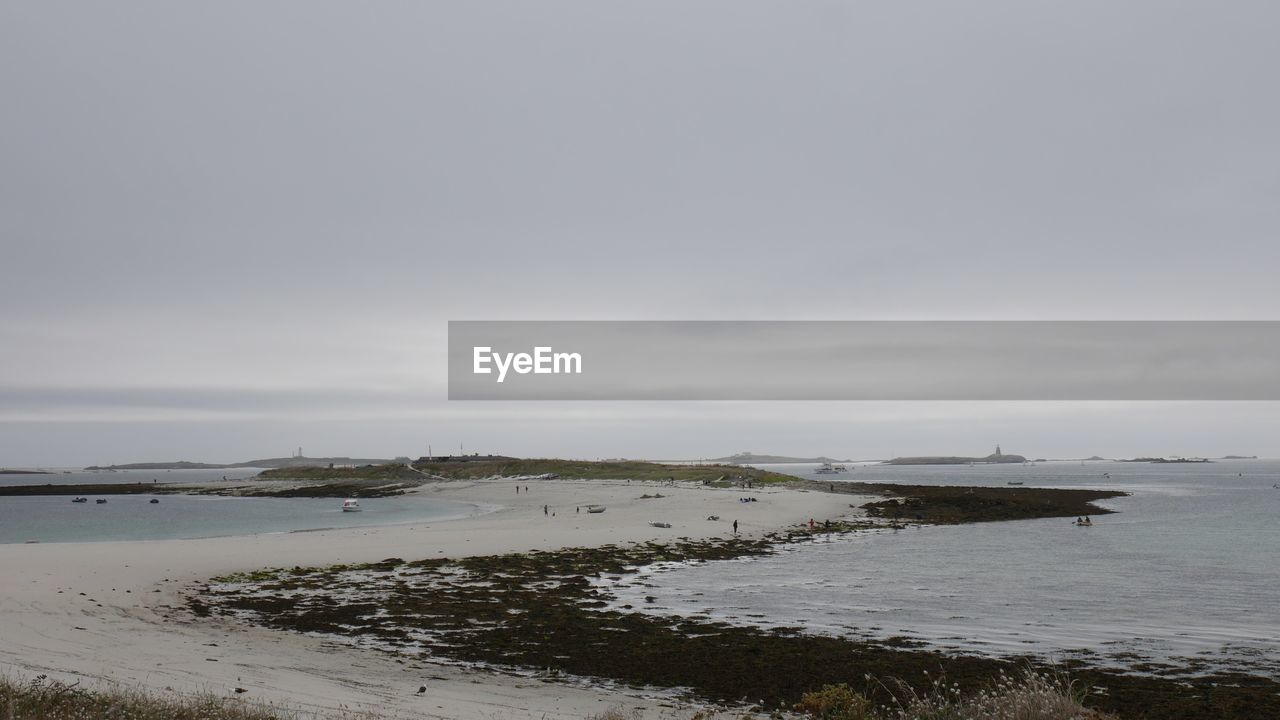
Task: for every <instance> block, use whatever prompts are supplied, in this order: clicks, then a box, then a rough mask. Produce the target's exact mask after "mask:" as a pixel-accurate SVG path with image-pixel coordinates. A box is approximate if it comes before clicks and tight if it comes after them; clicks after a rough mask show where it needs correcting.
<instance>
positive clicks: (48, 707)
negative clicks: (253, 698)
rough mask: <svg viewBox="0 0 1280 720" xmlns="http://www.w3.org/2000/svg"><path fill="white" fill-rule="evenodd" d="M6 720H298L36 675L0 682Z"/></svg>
mask: <svg viewBox="0 0 1280 720" xmlns="http://www.w3.org/2000/svg"><path fill="white" fill-rule="evenodd" d="M0 713H3V717H4V718H5V720H126V719H127V720H282V719H283V718H297V717H299V716H298V715H296V714H294V713H284V714H282V713H280V712H279V710H278V709H277V708H272V707H269V706H266V705H262V704H259V703H250V702H244V701H241V700H238V699H235V698H223V697H218V696H216V695H213V694H212V693H203V694H198V695H173V696H160V695H156V694H148V693H145V692H143V691H141V690H137V689H125V688H114V689H102V690H92V691H91V690H86V689H83V688H81V687H79V685H78V683H72V684H67V683H63V682H58V681H54V680H49V679H48V678H47V677H46V676H44V675H39V676H37V677H35V678H33V679H31V680H29V681H27V682H19V681H16V680H14V679H12V678H9V677H0Z"/></svg>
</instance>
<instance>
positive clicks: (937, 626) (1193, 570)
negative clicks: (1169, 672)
mask: <svg viewBox="0 0 1280 720" xmlns="http://www.w3.org/2000/svg"><path fill="white" fill-rule="evenodd" d="M813 468H814V466H773V469H779V470H782V471H785V472H791V473H794V474H797V475H801V476H806V477H815V478H817V479H822V480H831V481H833V482H840V481H847V480H858V481H882V482H897V483H914V484H931V485H941V484H969V485H1005V484H1007V483H1008V481H1009V480H1015V481H1022V482H1024V483H1025V484H1026V485H1027V486H1041V487H1098V488H1114V489H1119V490H1124V491H1127V492H1131V493H1133V495H1132V496H1131V497H1126V498H1120V499H1116V500H1111V501H1107V502H1105V503H1104V504H1105V505H1106V506H1108V507H1110V508H1112V509H1115V510H1118V511H1120V514H1115V515H1103V516H1096V517H1095V518H1094V521H1095V525H1094V526H1093V527H1090V528H1080V527H1075V526H1073V525H1071V524H1070V523H1069V521H1068V520H1066V519H1049V520H1029V521H1020V522H1012V523H983V524H978V525H970V526H961V527H927V528H915V529H908V530H903V531H899V532H893V531H882V532H873V533H860V534H856V535H854V536H851V537H845V538H837V539H828V540H827V541H824V542H819V543H813V544H806V545H802V546H796V547H792V548H789V549H787V550H785V551H783V552H781V553H779V554H777V555H774V556H770V557H765V558H755V559H745V560H736V561H728V562H715V563H704V564H700V565H695V566H667V567H659V568H654V569H652V570H651V571H650V572H648V573H646V574H645V575H644V576H642V577H640V578H638V579H636V580H634V581H630V582H628V583H627V584H626V585H625V586H622V587H620V588H619V589H618V591H619V595H620V600H619V602H620V603H629V604H631V605H633V606H635V607H637V608H643V609H644V610H645V611H646V612H655V613H674V614H691V613H700V614H702V615H704V616H708V617H710V618H713V619H718V620H726V621H729V622H738V623H751V624H761V625H782V626H800V627H803V628H804V629H805V630H807V631H810V632H816V633H832V634H840V635H849V636H859V637H879V638H887V637H892V636H906V637H909V638H913V639H916V640H920V641H923V642H925V643H927V644H929V645H932V646H936V647H941V648H949V649H958V650H964V651H970V652H983V653H990V654H996V655H1011V654H1023V653H1035V654H1041V655H1047V656H1051V657H1053V656H1056V657H1064V656H1086V657H1089V656H1091V657H1094V658H1095V659H1097V660H1098V661H1099V662H1111V661H1117V662H1118V661H1121V660H1129V659H1131V658H1129V657H1128V656H1127V655H1126V653H1136V654H1138V655H1140V656H1143V657H1150V658H1153V659H1157V660H1162V661H1173V662H1175V663H1177V664H1179V665H1186V664H1187V663H1188V659H1189V658H1195V659H1198V660H1201V661H1204V662H1206V663H1208V664H1209V665H1210V666H1212V667H1239V668H1247V669H1249V670H1251V671H1255V672H1268V673H1272V674H1275V673H1280V527H1278V526H1277V523H1278V521H1280V490H1277V489H1274V488H1273V487H1272V485H1273V484H1274V483H1280V461H1267V460H1256V461H1223V462H1215V463H1213V464H1210V465H1146V464H1118V463H1087V464H1086V465H1085V466H1083V467H1082V466H1081V465H1080V463H1078V462H1076V463H1065V462H1063V463H1039V464H1037V465H1036V466H1034V467H1030V466H1027V467H1024V466H1020V465H1017V466H1002V467H983V466H975V467H968V466H960V467H954V466H953V467H889V466H863V467H858V468H857V469H855V470H852V471H851V472H849V473H845V474H841V475H836V476H826V475H821V476H815V475H813V474H812V470H813ZM1104 472H1108V473H1110V474H1111V478H1110V479H1107V478H1104V477H1102V473H1104ZM646 596H650V597H653V598H655V599H654V601H653V602H651V603H649V602H646V601H645V598H646Z"/></svg>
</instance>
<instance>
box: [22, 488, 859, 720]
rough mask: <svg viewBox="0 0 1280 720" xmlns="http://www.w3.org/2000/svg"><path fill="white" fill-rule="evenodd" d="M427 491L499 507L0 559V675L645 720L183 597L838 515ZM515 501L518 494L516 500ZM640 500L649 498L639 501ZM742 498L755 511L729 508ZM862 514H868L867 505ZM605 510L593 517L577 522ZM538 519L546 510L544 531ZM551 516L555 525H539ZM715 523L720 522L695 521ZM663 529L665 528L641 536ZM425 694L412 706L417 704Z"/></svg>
mask: <svg viewBox="0 0 1280 720" xmlns="http://www.w3.org/2000/svg"><path fill="white" fill-rule="evenodd" d="M515 485H516V483H515V482H514V481H506V480H492V481H490V480H466V481H450V482H436V483H430V484H427V485H424V486H422V487H419V488H417V489H415V490H414V491H412V492H414V493H415V494H421V495H423V496H426V497H439V498H441V499H450V500H461V501H468V502H475V503H485V504H492V505H500V506H502V508H501V509H499V510H496V511H494V512H492V513H488V514H485V515H480V516H476V517H471V518H464V519H459V520H449V521H433V522H428V523H415V524H408V525H401V526H372V527H365V528H360V529H342V530H327V531H316V532H307V533H282V534H269V535H255V536H233V537H220V538H212V539H207V540H200V541H197V542H191V541H170V540H160V541H121V542H103V543H44V544H33V545H25V544H7V545H3V546H0V565H3V567H5V568H7V569H9V571H10V572H11V573H12V574H13V576H14V577H16V578H21V581H20V582H15V583H14V584H13V586H12V588H11V589H9V590H6V592H5V593H4V595H3V596H0V637H4V638H5V639H6V642H5V643H4V644H3V645H0V664H2V665H3V666H4V667H5V668H7V669H9V670H13V671H18V672H25V673H28V674H39V673H43V674H48V675H50V676H51V677H56V678H59V679H65V680H68V681H75V680H77V679H81V680H84V681H85V682H88V683H92V682H94V681H108V682H118V683H123V684H126V685H140V686H143V687H146V688H148V689H152V690H163V689H164V688H172V689H174V690H177V691H188V692H190V691H198V690H209V691H212V692H214V693H215V694H218V695H226V696H232V695H233V694H234V689H235V688H236V687H242V688H245V689H246V690H248V692H247V693H244V694H243V695H242V697H244V698H245V699H249V700H259V701H269V702H276V703H284V704H286V705H289V706H291V707H299V708H304V709H307V710H324V711H334V710H336V709H338V708H340V707H346V708H351V709H376V710H377V711H379V712H385V713H386V714H389V715H394V714H395V713H397V712H400V713H423V712H428V713H430V714H434V715H437V716H441V717H451V718H453V717H458V718H486V719H488V718H494V717H498V718H503V717H526V716H529V715H539V716H542V715H545V716H546V717H547V718H576V719H581V718H584V717H586V716H587V715H590V714H593V713H598V712H601V711H602V710H605V709H608V708H610V707H613V706H616V705H619V704H625V705H626V706H627V707H634V706H640V707H641V708H642V710H641V712H642V714H644V715H645V716H649V717H656V716H658V715H659V714H661V713H662V712H665V711H669V708H664V707H663V705H664V703H666V704H669V703H670V700H669V699H664V698H649V699H645V698H643V697H637V695H643V694H644V693H639V694H637V693H634V692H630V691H618V690H608V689H603V688H594V687H577V686H565V685H554V686H548V685H547V684H545V683H542V682H541V681H539V680H537V679H530V678H519V677H509V676H504V675H501V674H496V673H492V672H485V671H474V670H467V669H465V668H459V667H453V666H448V665H436V664H431V665H427V666H422V667H415V666H413V665H409V664H405V663H401V662H397V661H396V659H394V658H389V657H385V656H384V655H383V654H382V653H379V652H376V651H371V650H361V649H358V648H351V647H349V646H347V645H345V644H341V643H335V642H333V641H331V640H325V639H322V638H315V637H309V636H305V635H299V634H294V633H283V632H279V631H275V630H266V629H262V628H256V627H252V626H249V625H247V624H245V623H240V622H234V621H228V620H220V619H217V618H209V619H199V618H194V617H192V616H190V614H189V613H188V612H186V611H185V610H183V609H182V608H183V605H184V603H185V598H186V597H188V596H189V594H190V588H192V587H196V586H198V585H199V584H201V583H203V582H205V581H207V580H208V579H209V578H213V577H216V576H220V575H227V574H231V573H235V572H243V571H254V570H258V569H260V568H264V567H292V566H303V567H317V566H329V565H335V564H352V563H369V562H377V561H380V560H382V559H385V558H390V557H410V558H420V557H428V558H429V557H450V558H463V557H472V556H478V555H494V554H503V553H526V552H529V551H550V550H557V549H560V548H565V547H580V546H597V547H598V546H604V545H609V544H619V543H622V544H626V543H645V542H665V541H671V540H675V539H678V538H680V537H682V536H687V537H691V538H700V539H701V538H710V537H721V536H728V535H731V534H732V529H731V525H730V523H731V522H732V520H733V519H734V518H737V519H739V520H740V521H741V530H742V534H743V536H746V537H754V536H758V535H761V534H763V533H765V532H768V531H770V530H773V529H775V528H777V527H781V526H786V525H794V524H797V523H801V522H806V521H807V520H808V519H809V518H811V517H821V518H826V517H837V516H840V515H843V514H848V513H849V512H850V509H849V508H848V502H849V499H850V498H849V496H847V495H828V494H825V493H812V492H799V491H795V490H787V489H780V488H771V487H765V488H753V489H749V490H748V489H742V488H715V487H706V486H701V485H697V486H692V485H689V484H681V485H676V486H671V485H668V484H664V483H659V482H639V481H633V482H631V483H626V482H625V481H622V480H537V481H534V480H529V481H522V482H521V483H520V485H521V486H522V491H521V492H520V493H519V494H518V495H517V493H516V491H515ZM524 485H528V486H529V492H528V493H525V492H524V491H523V486H524ZM644 494H649V495H651V496H652V495H653V494H661V495H663V496H664V497H663V498H654V497H650V498H649V499H641V496H642V495H644ZM743 496H754V497H756V498H757V499H758V502H754V503H739V502H738V498H739V497H743ZM867 499H868V500H871V499H874V498H870V497H868V498H867ZM590 504H599V505H605V506H606V507H607V510H606V512H604V513H601V514H598V515H597V514H588V513H586V512H581V513H577V512H575V508H577V507H585V506H586V505H590ZM543 505H547V506H548V512H547V514H545V515H544V512H543ZM551 511H554V512H556V515H555V516H552V515H551V514H550V512H551ZM711 515H719V516H721V517H722V518H723V520H721V521H719V522H715V521H709V520H707V517H708V516H711ZM656 520H664V521H666V522H670V523H671V524H672V527H671V528H655V527H652V526H650V525H649V524H648V523H649V522H652V521H656ZM420 685H427V686H428V688H429V691H428V692H427V693H426V697H425V698H424V697H419V696H416V695H415V691H416V690H417V689H418V687H419V686H420Z"/></svg>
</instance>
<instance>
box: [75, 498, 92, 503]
mask: <svg viewBox="0 0 1280 720" xmlns="http://www.w3.org/2000/svg"><path fill="white" fill-rule="evenodd" d="M71 502H73V503H87V502H89V498H82V497H78V498H76V499H74V500H72V501H71Z"/></svg>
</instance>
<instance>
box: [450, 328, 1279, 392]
mask: <svg viewBox="0 0 1280 720" xmlns="http://www.w3.org/2000/svg"><path fill="white" fill-rule="evenodd" d="M539 348H541V350H539ZM449 398H450V399H451V400H1280V322H1272V321H1265V322H1262V321H1258V322H1255V321H1239V322H1234V321H1174V322H1138V321H1121V322H1092V321H1046V322H1022V321H1018V322H967V321H966V322H942V321H938V322H935V321H919V322H876V321H849V322H842V321H830V322H829V321H813V322H790V321H786V322H784V321H723V322H722V321H620V322H613V321H546V322H543V321H538V322H530V321H453V322H450V323H449Z"/></svg>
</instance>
